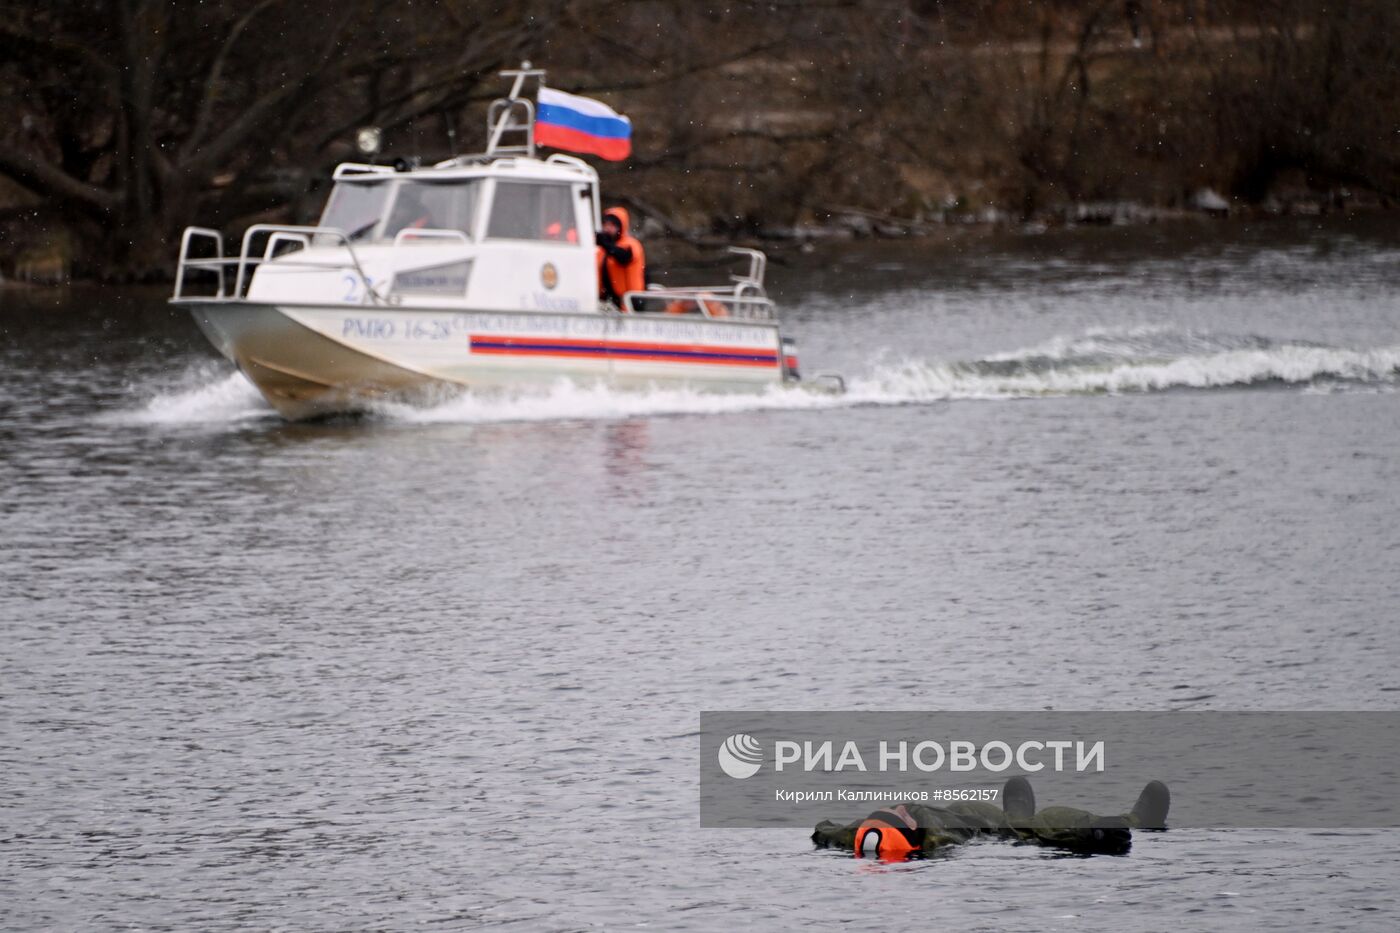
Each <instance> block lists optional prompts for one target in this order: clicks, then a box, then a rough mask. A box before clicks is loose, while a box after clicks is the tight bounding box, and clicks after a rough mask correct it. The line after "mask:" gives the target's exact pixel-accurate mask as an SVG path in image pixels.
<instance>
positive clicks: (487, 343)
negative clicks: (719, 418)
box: [471, 334, 779, 368]
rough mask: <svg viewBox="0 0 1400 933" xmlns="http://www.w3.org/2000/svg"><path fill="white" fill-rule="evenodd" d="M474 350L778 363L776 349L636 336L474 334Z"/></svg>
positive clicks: (721, 363)
mask: <svg viewBox="0 0 1400 933" xmlns="http://www.w3.org/2000/svg"><path fill="white" fill-rule="evenodd" d="M471 351H472V353H485V354H494V355H500V356H546V357H569V358H573V359H609V360H634V361H639V362H648V363H698V364H705V365H718V366H763V367H775V368H776V367H777V366H779V358H778V351H777V350H776V349H772V350H769V349H765V348H763V347H725V346H714V345H710V344H676V343H650V342H641V341H636V340H579V339H573V338H567V337H498V336H495V335H491V336H477V335H475V334H474V335H472V338H471Z"/></svg>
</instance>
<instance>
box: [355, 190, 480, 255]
mask: <svg viewBox="0 0 1400 933" xmlns="http://www.w3.org/2000/svg"><path fill="white" fill-rule="evenodd" d="M396 187H397V191H396V193H395V195H394V203H393V206H392V207H390V209H389V219H388V221H387V222H386V223H385V224H384V232H383V233H382V234H380V237H381V239H385V240H392V239H394V237H395V236H397V235H398V234H399V232H400V231H403V230H409V231H412V230H457V231H460V232H461V233H464V234H466V235H467V237H469V238H470V237H471V235H472V220H473V218H474V217H475V214H476V200H477V198H476V196H477V192H478V191H479V190H480V182H478V181H475V180H471V181H465V180H463V179H460V178H457V179H453V180H451V181H403V182H400V183H399V184H398V185H397V186H396ZM404 239H405V240H407V241H408V242H415V241H413V240H411V239H409V237H408V235H405V237H404ZM417 242H424V243H431V242H434V240H433V239H432V238H429V237H426V236H425V237H423V238H422V239H421V240H419V241H417ZM437 242H439V243H440V242H441V240H440V239H439V240H437Z"/></svg>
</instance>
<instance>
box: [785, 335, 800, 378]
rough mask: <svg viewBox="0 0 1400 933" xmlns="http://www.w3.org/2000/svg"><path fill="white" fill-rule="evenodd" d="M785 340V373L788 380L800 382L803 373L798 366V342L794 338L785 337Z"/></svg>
mask: <svg viewBox="0 0 1400 933" xmlns="http://www.w3.org/2000/svg"><path fill="white" fill-rule="evenodd" d="M782 340H783V373H784V375H786V376H787V378H789V379H792V380H800V379H801V378H802V373H801V371H800V370H799V369H798V365H797V341H796V340H794V339H793V338H792V337H784V338H782Z"/></svg>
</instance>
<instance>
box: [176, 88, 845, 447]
mask: <svg viewBox="0 0 1400 933" xmlns="http://www.w3.org/2000/svg"><path fill="white" fill-rule="evenodd" d="M503 74H505V75H507V76H510V77H512V78H514V86H513V89H512V90H511V92H510V95H509V96H508V97H505V98H501V99H499V100H497V101H496V102H494V103H493V104H492V106H491V108H490V110H489V113H488V130H489V132H490V141H489V144H488V147H487V150H486V152H484V153H482V154H480V155H473V156H460V157H457V158H453V159H449V160H447V161H445V162H440V163H438V164H436V165H433V166H431V167H426V168H411V169H403V168H402V167H401V168H400V169H396V168H393V167H389V166H383V165H373V164H369V165H361V164H343V165H340V166H339V167H337V168H336V170H335V173H334V182H335V184H334V188H333V189H332V191H331V195H330V198H329V200H328V201H327V204H326V207H325V210H324V212H323V214H322V217H321V220H320V223H319V224H317V225H316V226H287V225H276V224H258V225H255V226H253V227H250V228H249V229H248V230H247V231H246V232H245V233H244V235H243V239H242V243H241V248H240V250H239V252H238V255H237V256H236V257H235V256H225V254H224V251H223V237H222V235H221V234H220V233H219V232H218V231H215V230H209V229H205V228H199V227H190V228H189V229H187V230H186V231H185V233H184V236H183V238H182V242H181V247H180V261H179V267H178V271H177V273H176V282H175V294H174V297H173V298H172V301H173V303H175V304H177V305H180V306H184V307H187V308H189V310H190V312H191V313H192V314H193V316H194V320H195V322H196V323H197V324H198V326H199V328H200V329H201V330H202V331H203V332H204V334H205V335H206V336H207V337H208V338H209V340H210V341H211V342H212V343H213V345H214V346H215V347H216V348H217V349H218V350H219V352H220V353H222V354H223V355H224V356H226V357H227V358H228V359H229V360H231V361H232V362H233V363H234V364H235V365H236V366H237V367H238V368H239V370H241V371H242V372H243V374H244V375H245V376H247V378H248V379H249V380H251V381H252V382H253V384H254V385H256V386H257V387H258V389H259V390H260V391H261V392H262V394H263V395H264V396H265V397H266V399H267V400H268V402H269V403H271V405H272V406H273V407H274V408H275V409H276V410H277V411H278V412H280V413H281V414H282V415H283V416H285V417H287V418H289V419H305V418H313V417H320V416H325V415H332V414H339V413H348V412H355V411H359V410H363V409H365V408H366V407H369V406H370V405H372V404H373V403H374V401H375V400H378V399H385V398H408V399H412V398H414V397H422V396H431V395H432V394H433V393H435V392H440V391H441V390H442V389H443V388H452V387H460V388H463V389H466V390H500V389H509V388H512V387H521V386H529V385H532V384H534V385H538V384H548V383H551V382H553V381H556V380H558V379H560V378H567V379H570V380H575V381H578V382H582V383H596V382H601V383H605V384H607V385H610V386H617V387H622V388H634V387H648V386H665V387H676V386H688V387H693V388H696V389H700V390H709V391H726V392H733V391H761V390H764V389H765V388H767V387H769V386H777V385H782V384H785V383H794V382H796V381H797V380H798V378H799V374H798V369H797V360H796V355H795V350H794V348H793V344H792V342H791V341H790V340H788V339H786V338H784V337H783V336H782V335H781V333H780V330H779V326H778V322H777V315H776V312H775V308H774V305H773V302H772V301H771V300H770V299H769V298H768V297H767V295H766V294H765V293H764V286H763V278H764V268H765V264H766V260H765V257H764V255H763V254H762V253H761V252H759V251H757V250H751V249H738V248H734V249H732V252H734V253H736V254H739V255H741V256H742V257H743V258H744V259H746V260H747V268H746V269H745V270H744V271H743V272H742V273H741V274H737V275H733V276H731V277H730V281H729V282H728V283H726V284H724V285H719V286H713V287H703V288H669V289H667V288H662V289H657V288H655V287H653V288H651V289H648V290H646V291H642V292H628V293H626V294H625V295H623V296H622V302H621V307H614V306H612V305H611V304H604V303H600V301H599V299H598V293H599V283H598V275H599V272H598V263H597V259H596V246H595V236H594V233H595V230H597V229H598V228H599V226H600V219H601V218H600V211H601V202H600V198H599V191H598V174H597V172H596V171H595V170H594V169H593V168H592V167H591V166H589V165H588V164H587V163H585V162H584V161H582V160H581V159H578V158H575V157H573V156H569V155H564V154H553V155H550V156H548V157H547V158H541V157H540V156H538V155H537V154H536V151H535V148H536V147H535V139H534V106H533V103H532V102H531V101H530V100H529V99H528V98H525V97H522V96H521V90H522V88H523V85H524V82H525V80H526V79H527V78H537V79H539V80H540V82H541V84H542V83H543V76H544V73H543V72H540V71H530V70H528V69H522V70H520V71H511V72H504V73H503ZM507 140H511V141H513V142H512V143H511V144H508V143H507ZM195 253H201V254H202V255H194V254H195ZM197 280H202V290H203V291H204V292H205V294H203V295H195V294H192V292H194V291H197V290H200V289H201V282H200V281H197ZM826 384H827V385H837V386H838V387H839V380H837V382H836V383H831V382H828V383H826Z"/></svg>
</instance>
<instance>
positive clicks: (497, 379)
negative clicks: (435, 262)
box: [179, 300, 786, 420]
mask: <svg viewBox="0 0 1400 933" xmlns="http://www.w3.org/2000/svg"><path fill="white" fill-rule="evenodd" d="M179 303H180V304H183V305H187V306H188V307H189V310H190V312H191V314H192V315H193V317H194V320H195V323H196V324H197V325H198V326H199V328H200V330H201V331H203V332H204V334H205V336H206V337H208V338H209V341H210V342H211V343H212V344H213V345H214V346H215V347H216V348H217V349H218V350H219V352H220V353H222V354H223V355H224V356H225V357H227V358H228V359H230V360H232V361H233V362H234V363H235V364H236V365H237V366H238V368H239V369H240V370H241V371H242V372H243V374H244V375H245V376H247V377H248V379H249V380H250V381H252V382H253V384H254V385H255V386H257V388H258V390H259V391H260V392H262V394H263V396H264V397H265V398H266V399H267V401H268V402H269V404H271V405H272V406H273V408H275V409H276V410H277V411H278V412H279V413H280V414H282V415H283V416H284V417H286V418H288V419H291V420H304V419H308V418H316V417H324V416H327V415H334V414H342V413H350V412H356V411H362V410H364V409H366V408H367V407H370V406H372V405H373V403H374V402H375V401H376V400H385V399H407V400H412V399H414V398H423V397H431V396H432V395H433V394H434V393H440V392H441V391H442V390H443V389H445V388H465V389H482V390H502V389H510V388H519V387H525V386H530V385H540V384H548V383H551V382H554V381H557V380H559V379H568V380H572V381H575V382H579V383H602V384H607V385H611V386H617V387H621V388H640V387H646V386H666V387H678V386H687V387H693V388H696V389H699V390H702V391H716V392H735V391H739V392H743V391H755V390H761V389H763V388H765V387H767V386H770V385H776V384H780V383H782V382H783V381H784V380H785V379H786V372H785V369H784V364H783V359H782V353H781V343H780V339H779V336H778V328H777V325H775V324H773V323H770V322H748V321H728V320H714V319H710V318H701V317H699V316H675V315H605V314H580V313H552V312H510V311H503V312H478V311H444V310H440V309H431V308H418V309H415V308H400V307H395V308H383V307H367V306H341V307H336V306H317V305H288V304H273V303H262V302H253V301H228V300H215V301H201V300H183V301H180V302H179Z"/></svg>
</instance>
